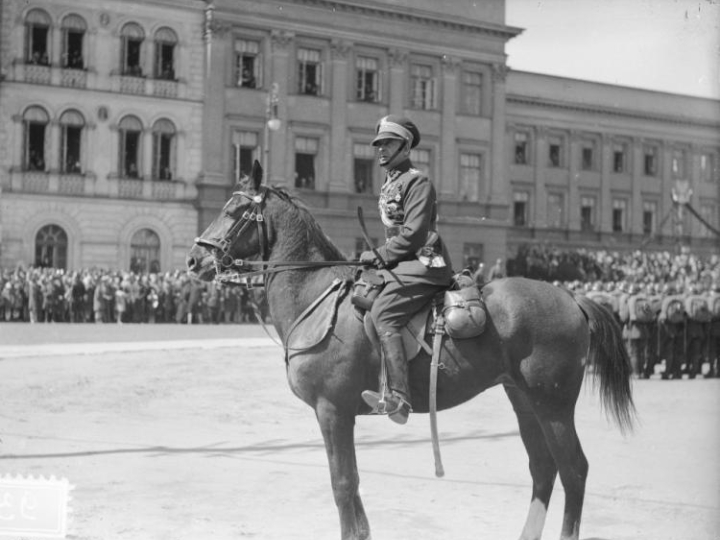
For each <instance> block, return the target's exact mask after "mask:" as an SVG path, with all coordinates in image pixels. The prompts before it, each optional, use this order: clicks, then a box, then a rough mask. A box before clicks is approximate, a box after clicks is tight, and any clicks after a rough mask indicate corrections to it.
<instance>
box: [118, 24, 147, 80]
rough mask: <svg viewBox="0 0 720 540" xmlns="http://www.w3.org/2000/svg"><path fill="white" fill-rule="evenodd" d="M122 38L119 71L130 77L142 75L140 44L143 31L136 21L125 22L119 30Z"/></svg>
mask: <svg viewBox="0 0 720 540" xmlns="http://www.w3.org/2000/svg"><path fill="white" fill-rule="evenodd" d="M120 36H121V39H122V47H121V50H122V58H121V60H120V61H121V66H122V69H121V72H122V74H123V75H129V76H131V77H142V76H143V71H142V44H143V41H145V32H144V31H143V29H142V28H141V27H140V25H138V24H136V23H127V24H126V25H125V26H123V27H122V30H121V31H120Z"/></svg>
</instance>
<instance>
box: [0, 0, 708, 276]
mask: <svg viewBox="0 0 720 540" xmlns="http://www.w3.org/2000/svg"><path fill="white" fill-rule="evenodd" d="M0 6H2V11H1V12H0V16H1V17H2V19H1V20H0V24H1V25H2V26H1V29H2V34H1V37H0V69H1V70H2V71H0V77H1V79H0V186H1V187H2V193H1V194H0V226H1V227H2V229H0V233H1V234H2V236H1V237H0V242H1V243H0V249H1V251H0V267H9V266H13V265H15V264H19V263H22V264H53V265H56V266H63V267H67V268H77V267H88V266H102V267H112V268H120V269H133V270H140V271H153V270H160V271H165V270H170V269H175V268H182V266H183V258H184V255H185V252H186V250H187V248H188V247H189V244H190V243H191V241H192V238H193V237H194V236H196V235H197V233H198V232H199V231H201V230H202V229H204V228H205V227H206V226H207V225H208V224H209V222H210V221H211V220H212V219H213V218H214V217H215V216H216V215H217V213H218V212H219V211H220V208H221V207H222V204H223V203H224V201H225V200H226V198H227V196H228V195H229V193H230V191H231V190H232V186H233V185H234V183H235V181H236V180H237V179H238V178H239V177H240V175H241V174H242V173H243V172H246V171H248V170H249V168H250V167H251V165H252V163H253V161H254V160H256V159H257V160H259V161H260V162H262V163H263V165H264V169H265V173H266V181H267V182H269V183H272V184H275V185H281V186H284V187H285V188H287V189H289V190H292V191H294V192H296V193H297V194H298V195H299V196H300V197H301V198H303V199H304V200H305V201H306V202H307V203H308V205H309V206H311V207H312V209H313V212H314V214H315V215H316V216H317V219H318V220H319V221H320V223H321V224H322V225H323V228H324V229H325V230H326V231H327V232H328V233H329V235H330V236H331V237H332V238H333V240H334V241H335V242H336V244H337V245H338V246H339V247H340V248H341V250H342V251H344V252H345V253H346V254H347V255H348V256H352V255H354V254H356V253H357V252H358V251H360V250H362V249H364V246H363V245H362V241H361V240H360V236H361V235H360V234H359V227H358V224H357V219H356V217H355V216H356V208H357V207H358V206H361V207H363V208H364V210H365V214H366V216H368V217H370V216H374V215H376V212H375V208H376V195H377V193H378V191H379V188H380V183H381V181H382V172H381V170H380V169H379V168H378V167H377V165H376V163H375V160H374V156H373V152H372V148H371V147H370V145H369V143H370V141H371V140H372V138H373V133H374V127H375V123H376V121H377V120H378V119H379V118H380V117H382V116H384V115H385V114H389V113H399V114H404V115H407V116H409V117H411V118H412V119H413V120H414V121H415V122H416V123H417V125H418V126H419V128H420V131H421V133H422V141H421V143H420V145H419V146H418V147H417V148H416V149H414V150H413V155H412V158H413V161H414V163H415V165H416V166H417V167H418V168H421V169H423V170H424V171H425V172H427V174H428V175H429V176H430V177H431V178H432V179H433V181H434V182H435V184H436V187H437V190H438V193H439V195H440V208H439V213H440V222H439V226H440V230H441V233H442V234H443V237H444V238H445V240H446V243H447V244H448V246H449V248H450V250H451V254H452V257H453V265H454V266H455V267H458V268H459V267H461V266H464V265H466V264H471V263H477V262H482V261H490V260H494V259H496V258H505V257H507V256H509V255H510V254H511V253H512V250H513V249H514V248H515V247H516V246H518V245H520V244H522V243H526V242H535V241H546V242H551V243H553V244H556V245H565V246H568V247H579V246H582V247H606V248H607V247H612V248H613V249H632V248H636V247H638V246H641V245H642V246H645V247H647V249H668V250H672V249H674V248H675V247H676V244H677V242H678V241H679V240H682V241H683V242H684V243H685V244H686V245H687V244H689V245H691V246H693V247H694V248H695V249H697V250H699V251H703V252H708V253H709V252H716V251H718V243H717V237H716V236H715V235H714V233H713V231H712V229H713V228H714V229H717V227H718V201H720V196H719V191H718V190H719V189H720V187H719V186H720V183H719V178H718V176H719V175H718V170H717V167H718V152H719V149H720V107H718V105H719V104H718V102H717V101H714V100H704V99H698V98H689V97H686V96H678V95H670V94H662V93H656V92H647V91H641V90H635V89H629V88H622V87H616V86H609V85H602V84H596V83H590V82H586V81H577V80H572V79H564V78H557V77H549V76H545V75H541V74H532V73H523V72H512V71H509V70H508V69H507V63H506V61H507V59H506V55H505V52H504V51H505V44H506V42H507V41H508V40H510V39H522V36H521V35H520V34H521V29H518V28H512V27H509V26H507V25H506V24H505V5H504V1H502V0H493V1H487V2H445V3H439V2H435V1H433V0H422V1H421V0H413V1H410V0H386V1H383V2H377V1H369V0H354V1H352V2H349V1H343V0H263V1H262V2H260V1H257V0H214V1H213V2H203V1H200V0H194V1H193V0H152V1H142V2H141V1H139V0H138V1H123V2H120V1H117V0H102V1H97V0H85V1H73V2H70V1H69V0H68V1H67V3H63V2H62V1H53V2H50V1H49V0H34V1H33V0H31V1H30V2H25V1H22V2H20V1H19V0H2V2H1V3H0ZM518 36H519V37H518ZM677 200H680V201H683V202H687V203H688V204H689V206H688V208H691V209H692V210H693V211H696V212H697V213H698V215H699V216H700V217H701V218H702V221H703V222H704V223H705V224H706V225H709V226H710V227H707V226H706V225H703V224H702V222H701V221H700V220H698V219H693V216H692V215H691V213H690V212H688V211H686V212H685V215H684V216H683V215H681V212H678V211H677V210H678V208H679V207H678V206H677V204H676V202H677ZM682 207H683V208H685V205H682ZM369 221H370V223H369V226H370V229H371V234H372V235H373V236H376V237H377V238H378V239H379V237H380V231H381V227H380V223H379V221H377V220H369Z"/></svg>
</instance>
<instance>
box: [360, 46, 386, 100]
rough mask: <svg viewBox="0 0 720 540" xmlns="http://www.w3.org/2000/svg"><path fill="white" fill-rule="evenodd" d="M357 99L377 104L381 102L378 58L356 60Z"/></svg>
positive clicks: (364, 57)
mask: <svg viewBox="0 0 720 540" xmlns="http://www.w3.org/2000/svg"><path fill="white" fill-rule="evenodd" d="M355 73H356V85H355V99H357V100H358V101H367V102H370V103H377V102H378V101H380V69H379V67H378V60H377V58H369V57H367V56H358V57H357V58H356V59H355Z"/></svg>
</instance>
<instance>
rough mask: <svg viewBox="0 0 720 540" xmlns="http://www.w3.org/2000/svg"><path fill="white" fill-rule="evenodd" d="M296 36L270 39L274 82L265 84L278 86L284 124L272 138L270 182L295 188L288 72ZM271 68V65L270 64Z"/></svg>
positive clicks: (274, 34) (277, 35) (278, 35)
mask: <svg viewBox="0 0 720 540" xmlns="http://www.w3.org/2000/svg"><path fill="white" fill-rule="evenodd" d="M294 40H295V34H294V33H292V32H285V31H279V30H278V31H273V32H272V34H271V36H270V46H271V48H272V54H271V55H270V64H269V68H268V69H269V71H268V73H269V74H270V80H266V81H265V86H267V88H268V89H269V88H270V86H271V85H272V83H274V82H276V83H278V87H279V88H278V118H280V120H281V121H282V126H281V127H280V129H279V130H277V131H271V132H270V135H269V145H270V149H271V151H270V155H269V162H270V172H269V176H268V177H267V178H268V179H269V180H268V181H269V182H271V183H273V184H277V185H285V184H289V185H290V186H293V181H292V179H293V174H294V172H295V171H294V166H295V165H294V164H295V159H294V158H295V156H294V153H293V152H292V149H291V148H288V124H289V122H290V119H289V117H288V108H287V103H288V90H289V89H288V85H289V84H290V80H291V79H289V78H288V73H291V69H292V68H291V67H290V62H291V60H290V49H291V46H292V43H293V41H294ZM266 65H268V64H266Z"/></svg>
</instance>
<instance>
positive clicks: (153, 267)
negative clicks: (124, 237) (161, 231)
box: [130, 229, 160, 274]
mask: <svg viewBox="0 0 720 540" xmlns="http://www.w3.org/2000/svg"><path fill="white" fill-rule="evenodd" d="M130 271H131V272H135V273H138V274H140V273H146V272H150V273H158V272H160V237H159V236H158V235H157V233H156V232H155V231H152V230H150V229H141V230H139V231H138V232H136V233H135V234H134V235H133V237H132V239H131V240H130Z"/></svg>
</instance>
